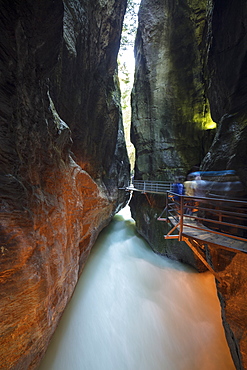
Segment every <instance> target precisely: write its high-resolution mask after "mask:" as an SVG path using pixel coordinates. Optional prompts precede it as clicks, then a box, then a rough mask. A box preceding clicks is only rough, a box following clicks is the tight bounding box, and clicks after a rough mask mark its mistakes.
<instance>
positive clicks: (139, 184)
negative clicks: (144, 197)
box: [133, 180, 172, 194]
mask: <svg viewBox="0 0 247 370" xmlns="http://www.w3.org/2000/svg"><path fill="white" fill-rule="evenodd" d="M133 186H134V188H135V189H138V190H141V191H143V192H144V193H145V192H150V193H163V194H164V193H166V192H167V191H170V190H171V186H172V183H171V181H150V180H133Z"/></svg>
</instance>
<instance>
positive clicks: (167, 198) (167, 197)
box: [166, 192, 169, 222]
mask: <svg viewBox="0 0 247 370" xmlns="http://www.w3.org/2000/svg"><path fill="white" fill-rule="evenodd" d="M168 200H169V194H168V192H167V193H166V222H168Z"/></svg>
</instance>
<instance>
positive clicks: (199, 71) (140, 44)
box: [131, 0, 215, 267]
mask: <svg viewBox="0 0 247 370" xmlns="http://www.w3.org/2000/svg"><path fill="white" fill-rule="evenodd" d="M206 15H207V1H189V0H188V1H176V2H174V1H168V0H167V1H161V0H156V1H151V0H143V1H142V3H141V6H140V11H139V27H138V31H137V38H136V44H135V54H136V72H135V82H134V87H133V91H132V131H131V139H132V142H133V144H134V145H135V148H136V165H135V178H137V179H149V180H162V181H165V180H168V181H173V180H174V177H175V176H176V175H182V176H183V177H184V179H185V178H186V174H187V172H188V171H189V170H190V169H191V168H193V166H199V165H200V163H201V161H202V159H203V158H204V156H205V155H206V153H207V151H208V149H209V147H210V145H211V143H212V140H213V137H214V134H215V130H214V129H208V128H209V127H212V124H213V122H212V119H211V116H210V109H209V103H208V99H207V97H206V87H205V84H204V63H203V61H202V58H203V56H204V54H205V47H204V45H205V41H204V34H205V27H206ZM164 205H165V197H163V198H162V199H160V198H159V197H158V198H157V197H153V196H152V207H151V209H150V205H149V203H148V201H147V199H146V198H145V197H143V195H140V194H134V197H133V199H132V201H131V206H132V213H133V215H134V217H135V219H136V222H137V227H138V230H139V232H140V233H141V234H142V235H143V236H144V237H145V238H146V239H147V240H148V241H149V243H150V244H151V246H152V247H153V249H154V250H158V252H160V253H163V254H166V255H168V256H169V257H171V258H175V259H177V258H179V259H182V260H184V258H183V257H182V256H181V255H179V257H178V250H179V249H180V248H179V245H178V248H176V251H175V245H176V242H174V241H167V242H166V243H164V242H163V243H161V242H160V235H163V234H164V232H165V230H164V225H163V223H160V222H157V220H156V218H157V217H158V216H159V214H160V213H161V212H162V210H163V208H164ZM147 209H149V210H148V213H149V219H150V221H149V222H148V225H149V227H147V223H146V222H145V221H144V222H143V218H145V215H146V212H147ZM139 210H141V212H139ZM184 248H185V249H186V246H184ZM186 254H187V255H188V256H191V258H189V257H188V256H187V257H186V258H189V261H190V263H191V264H193V265H197V263H196V262H195V261H194V258H193V254H191V253H190V250H189V249H188V250H187V252H186ZM199 265H200V264H199ZM197 267H198V266H197ZM201 267H202V266H201Z"/></svg>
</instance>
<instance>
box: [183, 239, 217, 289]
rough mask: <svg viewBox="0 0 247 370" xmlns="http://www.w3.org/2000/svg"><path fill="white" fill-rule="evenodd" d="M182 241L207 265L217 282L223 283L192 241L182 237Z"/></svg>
mask: <svg viewBox="0 0 247 370" xmlns="http://www.w3.org/2000/svg"><path fill="white" fill-rule="evenodd" d="M183 241H185V242H186V244H187V245H188V246H189V247H190V249H191V250H192V252H194V253H195V255H196V256H197V257H198V258H199V259H200V260H201V261H202V263H203V264H204V265H205V266H206V267H207V269H208V270H209V271H210V272H211V273H212V274H213V275H214V277H215V279H216V280H218V282H219V283H221V284H223V280H222V279H221V278H220V277H219V276H218V274H217V273H216V272H215V271H214V269H213V268H212V267H211V266H210V264H209V263H208V262H207V261H206V259H205V258H204V257H203V256H202V255H201V253H200V252H199V251H198V249H197V248H196V247H195V246H194V245H193V242H192V241H191V240H190V239H188V238H185V237H183Z"/></svg>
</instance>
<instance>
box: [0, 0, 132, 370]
mask: <svg viewBox="0 0 247 370" xmlns="http://www.w3.org/2000/svg"><path fill="white" fill-rule="evenodd" d="M125 6H126V2H125V1H108V2H104V1H97V2H94V4H93V5H92V4H91V3H90V4H89V2H86V1H64V2H63V1H59V0H58V1H56V2H54V1H50V0H46V1H43V2H42V3H40V2H38V3H37V2H30V1H24V2H21V3H20V2H18V1H12V2H9V1H1V4H0V9H1V11H0V30H1V35H2V37H1V41H0V48H1V59H0V69H1V74H0V81H1V84H0V86H1V87H0V119H1V128H0V142H1V146H0V147H1V149H0V163H1V164H0V180H1V181H0V198H1V205H0V209H1V214H0V220H1V226H0V238H1V247H0V254H1V270H0V281H1V288H0V289H1V290H0V297H1V300H0V314H1V341H0V343H1V346H0V359H1V360H0V362H1V366H2V368H4V369H33V368H36V367H37V365H38V363H39V361H40V358H41V357H42V355H43V354H44V351H45V349H46V347H47V345H48V342H49V340H50V338H51V335H52V333H53V332H54V330H55V328H56V326H57V323H58V320H59V318H60V317H61V314H62V312H63V310H64V308H65V306H66V304H67V302H68V301H69V299H70V297H71V295H72V293H73V291H74V288H75V285H76V283H77V280H78V277H79V275H80V272H81V270H82V268H83V266H84V264H85V262H86V260H87V257H88V255H89V253H90V249H91V247H92V245H93V243H94V241H95V240H96V238H97V236H98V234H99V232H100V231H101V230H102V228H103V227H104V226H106V225H107V224H108V223H109V221H110V220H111V218H112V216H113V215H114V213H115V212H116V211H117V210H118V209H119V208H120V207H122V206H123V205H124V204H125V203H126V201H127V197H126V194H125V192H123V191H119V190H118V188H119V187H121V186H123V185H124V184H125V183H127V181H128V178H129V163H128V158H127V152H126V148H125V143H124V135H123V128H122V120H121V113H120V103H119V101H120V98H119V89H118V85H117V80H116V77H115V73H116V71H115V69H116V55H117V51H118V47H119V38H120V32H121V24H122V17H123V14H124V10H125Z"/></svg>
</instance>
